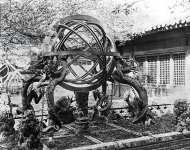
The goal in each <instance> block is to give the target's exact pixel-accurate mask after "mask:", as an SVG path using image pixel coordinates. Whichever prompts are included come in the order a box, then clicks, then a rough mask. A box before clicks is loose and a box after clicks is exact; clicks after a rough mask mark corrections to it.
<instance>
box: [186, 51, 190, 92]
mask: <svg viewBox="0 0 190 150" xmlns="http://www.w3.org/2000/svg"><path fill="white" fill-rule="evenodd" d="M185 87H187V88H188V89H189V88H190V47H187V50H186V55H185Z"/></svg>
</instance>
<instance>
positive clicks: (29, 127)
mask: <svg viewBox="0 0 190 150" xmlns="http://www.w3.org/2000/svg"><path fill="white" fill-rule="evenodd" d="M24 117H25V118H23V119H22V120H21V122H20V124H19V133H20V137H19V144H20V146H21V147H25V148H38V147H39V146H41V143H40V137H39V136H40V129H41V127H40V125H41V124H40V122H39V121H38V119H36V117H35V114H34V112H33V111H32V110H27V111H25V114H24Z"/></svg>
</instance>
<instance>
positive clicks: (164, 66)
mask: <svg viewBox="0 0 190 150" xmlns="http://www.w3.org/2000/svg"><path fill="white" fill-rule="evenodd" d="M159 60H160V84H169V83H170V55H162V56H160V57H159Z"/></svg>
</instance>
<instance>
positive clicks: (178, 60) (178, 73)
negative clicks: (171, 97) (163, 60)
mask: <svg viewBox="0 0 190 150" xmlns="http://www.w3.org/2000/svg"><path fill="white" fill-rule="evenodd" d="M173 60H174V85H185V54H175V55H173Z"/></svg>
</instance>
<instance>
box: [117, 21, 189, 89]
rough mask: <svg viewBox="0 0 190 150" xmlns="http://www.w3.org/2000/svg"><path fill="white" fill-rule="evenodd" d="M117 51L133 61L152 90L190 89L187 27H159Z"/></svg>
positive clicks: (177, 24) (176, 25)
mask: <svg viewBox="0 0 190 150" xmlns="http://www.w3.org/2000/svg"><path fill="white" fill-rule="evenodd" d="M117 47H118V50H119V51H120V52H121V53H122V55H123V56H128V55H133V56H134V57H135V59H136V60H137V61H138V62H139V66H140V70H141V74H142V75H143V76H145V78H146V81H145V84H146V85H147V86H150V87H151V89H154V87H155V89H158V87H164V88H165V89H168V90H169V89H173V88H184V87H185V88H190V23H187V22H184V23H181V22H179V23H175V24H174V25H166V26H160V27H157V28H155V29H152V30H150V31H146V32H145V33H143V34H140V35H136V36H134V38H133V39H131V40H128V41H125V42H124V43H119V44H117Z"/></svg>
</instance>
